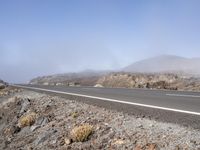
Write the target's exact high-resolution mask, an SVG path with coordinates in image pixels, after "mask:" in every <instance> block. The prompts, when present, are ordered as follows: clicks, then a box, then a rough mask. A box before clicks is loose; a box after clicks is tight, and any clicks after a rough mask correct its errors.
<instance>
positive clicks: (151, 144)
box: [0, 87, 200, 150]
mask: <svg viewBox="0 0 200 150" xmlns="http://www.w3.org/2000/svg"><path fill="white" fill-rule="evenodd" d="M7 88H8V87H7ZM7 88H5V89H4V91H7V90H8V89H9V88H8V89H7ZM6 89H7V90H6ZM12 90H13V92H11V93H9V94H2V96H0V149H7V150H10V149H12V150H13V149H15V150H18V149H21V150H27V149H28V150H31V149H38V150H39V149H73V150H76V149H77V150H78V149H83V150H85V149H95V150H96V149H110V150H111V149H113V150H116V149H120V150H121V149H128V150H129V149H130V150H179V149H180V150H182V149H184V150H198V149H200V139H199V138H200V131H199V130H194V129H192V128H189V127H182V126H179V125H175V124H169V123H162V122H157V121H154V120H149V119H145V118H138V117H136V116H132V115H128V114H124V113H122V112H116V111H114V110H107V109H105V108H101V107H97V106H92V105H88V104H85V103H81V102H77V101H74V100H68V99H64V98H60V97H56V96H49V95H46V94H41V93H36V92H32V91H27V90H19V89H15V90H14V89H12ZM1 92H2V91H1ZM2 93H3V92H2Z"/></svg>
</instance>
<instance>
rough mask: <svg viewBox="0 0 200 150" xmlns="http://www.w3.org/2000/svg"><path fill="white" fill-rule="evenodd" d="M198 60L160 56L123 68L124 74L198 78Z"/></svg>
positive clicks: (199, 62) (199, 63)
mask: <svg viewBox="0 0 200 150" xmlns="http://www.w3.org/2000/svg"><path fill="white" fill-rule="evenodd" d="M199 66H200V58H184V57H179V56H173V55H162V56H158V57H153V58H149V59H145V60H142V61H138V62H136V63H133V64H131V65H129V66H127V67H125V68H123V69H122V71H125V72H138V73H162V72H164V73H183V74H187V75H191V76H200V68H199Z"/></svg>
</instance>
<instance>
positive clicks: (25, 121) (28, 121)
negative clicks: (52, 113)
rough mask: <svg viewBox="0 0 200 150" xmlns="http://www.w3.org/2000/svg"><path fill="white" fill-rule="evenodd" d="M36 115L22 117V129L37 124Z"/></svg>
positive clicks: (20, 124)
mask: <svg viewBox="0 0 200 150" xmlns="http://www.w3.org/2000/svg"><path fill="white" fill-rule="evenodd" d="M35 119H36V113H34V112H32V113H29V114H27V115H25V116H22V117H21V118H20V120H19V126H20V127H26V126H31V125H33V124H34V123H35Z"/></svg>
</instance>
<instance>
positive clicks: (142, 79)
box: [30, 72, 200, 91]
mask: <svg viewBox="0 0 200 150" xmlns="http://www.w3.org/2000/svg"><path fill="white" fill-rule="evenodd" d="M30 84H42V85H65V86H99V87H114V88H116V87H120V88H147V89H168V90H186V91H200V78H198V77H190V76H185V75H181V74H173V73H127V72H115V73H108V74H105V75H100V76H87V77H82V78H81V77H79V78H76V77H71V78H70V79H68V77H65V76H62V78H60V76H46V77H39V78H35V79H33V80H31V81H30Z"/></svg>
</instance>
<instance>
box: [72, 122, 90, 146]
mask: <svg viewBox="0 0 200 150" xmlns="http://www.w3.org/2000/svg"><path fill="white" fill-rule="evenodd" d="M92 131H93V126H91V125H89V124H83V125H81V126H78V127H75V128H74V129H73V130H72V131H71V138H72V140H73V141H75V142H84V141H86V140H87V139H88V136H89V135H90V134H91V133H92Z"/></svg>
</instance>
